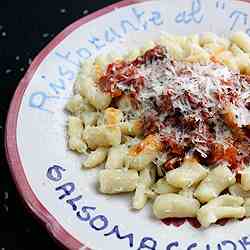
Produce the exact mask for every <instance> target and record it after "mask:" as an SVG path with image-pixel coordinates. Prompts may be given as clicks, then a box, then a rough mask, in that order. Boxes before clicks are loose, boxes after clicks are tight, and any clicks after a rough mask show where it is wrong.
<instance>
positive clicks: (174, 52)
mask: <svg viewBox="0 0 250 250" xmlns="http://www.w3.org/2000/svg"><path fill="white" fill-rule="evenodd" d="M160 44H161V45H162V46H164V47H165V48H166V49H167V51H168V53H169V55H170V56H172V57H173V58H175V59H176V60H182V59H184V58H185V50H184V49H183V48H182V47H181V46H180V45H179V44H178V43H177V42H176V41H174V40H172V39H169V38H168V37H166V36H162V37H161V38H160Z"/></svg>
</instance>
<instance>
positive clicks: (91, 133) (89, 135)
mask: <svg viewBox="0 0 250 250" xmlns="http://www.w3.org/2000/svg"><path fill="white" fill-rule="evenodd" d="M83 138H84V140H85V141H86V142H87V144H88V146H89V148H91V149H96V148H98V147H110V146H117V145H119V144H120V143H121V130H120V128H119V127H117V126H99V127H87V128H86V129H85V130H84V133H83Z"/></svg>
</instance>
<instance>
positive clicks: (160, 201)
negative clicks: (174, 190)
mask: <svg viewBox="0 0 250 250" xmlns="http://www.w3.org/2000/svg"><path fill="white" fill-rule="evenodd" d="M199 208H200V203H199V202H198V201H197V200H196V199H193V198H187V197H184V196H182V195H179V194H162V195H159V196H157V197H156V199H155V202H154V204H153V212H154V215H155V216H156V217H157V218H158V219H164V218H190V217H196V214H197V211H198V210H199Z"/></svg>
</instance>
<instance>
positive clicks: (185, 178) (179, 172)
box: [166, 158, 208, 188]
mask: <svg viewBox="0 0 250 250" xmlns="http://www.w3.org/2000/svg"><path fill="white" fill-rule="evenodd" d="M207 174H208V171H207V170H206V169H205V168H204V167H202V166H201V165H200V164H199V163H198V162H197V160H196V159H194V158H187V159H185V160H184V162H183V164H182V165H181V166H180V167H179V168H177V169H174V170H171V171H169V172H167V174H166V178H167V182H168V183H169V184H170V185H172V186H174V187H176V188H187V187H191V186H192V185H195V184H197V183H199V182H200V181H202V180H203V179H205V178H206V176H207Z"/></svg>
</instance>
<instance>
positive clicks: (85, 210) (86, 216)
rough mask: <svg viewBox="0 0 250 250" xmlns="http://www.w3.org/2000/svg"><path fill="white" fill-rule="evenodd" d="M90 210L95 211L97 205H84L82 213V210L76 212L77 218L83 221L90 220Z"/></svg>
mask: <svg viewBox="0 0 250 250" xmlns="http://www.w3.org/2000/svg"><path fill="white" fill-rule="evenodd" d="M88 210H90V211H95V210H96V207H86V206H84V207H82V209H81V212H82V214H81V212H80V211H78V212H77V213H76V216H77V218H78V219H80V220H81V221H88V220H89V219H90V218H91V216H90V213H89V212H88Z"/></svg>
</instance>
